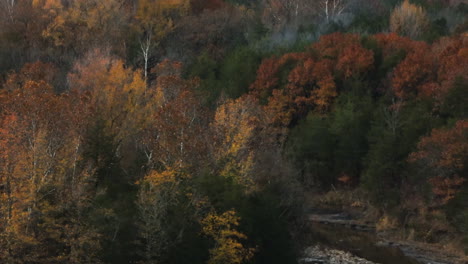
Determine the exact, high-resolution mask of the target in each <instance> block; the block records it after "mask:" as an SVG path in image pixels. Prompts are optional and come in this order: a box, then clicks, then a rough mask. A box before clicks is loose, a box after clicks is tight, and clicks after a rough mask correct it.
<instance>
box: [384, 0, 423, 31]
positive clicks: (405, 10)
mask: <svg viewBox="0 0 468 264" xmlns="http://www.w3.org/2000/svg"><path fill="white" fill-rule="evenodd" d="M428 25H429V19H428V18H427V14H426V11H424V9H423V8H422V7H420V6H417V5H414V4H411V3H410V2H409V1H408V0H405V1H404V2H403V3H402V4H401V5H400V6H398V7H396V8H395V9H394V10H393V12H392V14H391V16H390V30H391V31H392V32H395V33H397V34H399V35H402V36H407V37H410V38H418V37H419V36H420V35H421V34H422V33H423V32H424V30H426V28H427V27H428Z"/></svg>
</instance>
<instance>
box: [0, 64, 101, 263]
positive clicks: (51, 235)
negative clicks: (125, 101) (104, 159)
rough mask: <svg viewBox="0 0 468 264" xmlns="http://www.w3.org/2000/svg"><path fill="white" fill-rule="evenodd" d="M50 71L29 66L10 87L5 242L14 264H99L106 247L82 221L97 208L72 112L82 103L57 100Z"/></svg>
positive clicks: (14, 77) (5, 159)
mask: <svg viewBox="0 0 468 264" xmlns="http://www.w3.org/2000/svg"><path fill="white" fill-rule="evenodd" d="M44 65H45V64H41V63H36V64H30V65H27V67H25V68H24V69H23V70H22V71H21V72H20V73H16V74H12V75H11V76H10V78H9V79H8V81H7V85H6V87H7V89H9V90H8V92H7V95H6V97H7V98H6V104H5V105H4V107H5V109H4V110H6V111H7V113H9V114H8V115H6V116H5V119H4V122H6V123H5V129H4V130H2V133H3V134H4V135H3V137H2V138H4V141H2V148H4V150H5V151H7V152H4V153H5V155H4V156H3V160H2V162H4V165H5V167H4V168H5V170H3V169H2V178H3V177H6V178H5V180H6V182H7V183H8V184H7V186H6V188H5V189H4V190H2V192H3V191H5V192H4V193H2V197H6V200H7V203H6V204H7V212H8V213H7V214H6V215H7V216H8V217H7V219H8V221H7V224H6V226H5V227H6V230H5V235H6V237H2V238H4V239H2V241H1V243H2V244H3V246H5V249H6V250H7V254H6V255H5V257H6V258H7V259H9V260H10V261H20V262H22V261H32V262H36V263H48V262H49V263H50V262H51V261H52V262H53V261H67V262H70V263H92V262H95V261H97V260H96V255H95V254H89V253H85V252H86V250H87V247H99V243H95V242H93V241H94V240H95V239H96V238H97V234H96V233H95V230H94V229H93V228H90V227H89V226H87V221H86V218H85V217H83V216H82V212H83V211H84V210H86V209H87V208H89V206H90V204H89V203H88V201H89V197H90V194H91V192H90V191H91V190H90V189H89V185H88V184H89V183H90V182H92V168H91V167H88V166H86V165H84V164H83V163H82V162H81V152H82V147H81V145H82V144H81V143H82V142H81V138H80V136H81V134H80V133H81V131H82V127H81V125H82V124H83V123H82V122H80V121H79V120H80V119H79V118H78V117H75V116H74V113H73V112H71V111H70V109H71V108H70V106H71V104H70V103H71V102H77V101H80V99H78V100H70V101H68V99H69V97H68V96H67V95H56V94H55V93H54V92H53V89H52V87H51V86H50V85H49V84H48V83H47V82H46V81H45V80H47V76H48V73H47V69H48V68H47V67H44V68H41V66H44ZM41 69H42V70H45V72H44V73H41ZM75 106H78V107H79V105H75ZM13 135H15V136H13ZM7 148H8V149H7ZM3 194H5V196H3ZM2 215H3V214H2ZM58 216H60V217H58ZM5 243H6V244H5ZM24 250H27V251H28V252H29V253H28V254H25V253H24Z"/></svg>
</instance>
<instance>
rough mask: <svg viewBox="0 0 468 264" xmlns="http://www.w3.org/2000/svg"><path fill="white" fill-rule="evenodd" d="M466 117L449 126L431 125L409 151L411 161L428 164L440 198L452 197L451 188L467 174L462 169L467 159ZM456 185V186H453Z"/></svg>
mask: <svg viewBox="0 0 468 264" xmlns="http://www.w3.org/2000/svg"><path fill="white" fill-rule="evenodd" d="M467 157H468V121H467V120H460V121H458V122H457V123H456V124H455V126H454V127H453V128H451V129H434V130H432V133H431V135H430V136H428V137H424V138H422V139H421V141H420V142H419V144H418V151H417V152H414V153H412V154H411V155H410V157H409V160H410V161H411V162H418V163H420V164H422V165H423V166H425V167H428V168H429V169H430V170H431V171H432V172H433V173H434V174H435V176H434V177H432V178H431V179H430V183H431V184H432V185H433V189H434V194H436V195H439V196H442V197H441V199H442V200H443V201H445V202H446V201H448V200H450V199H451V198H453V195H454V191H453V189H454V188H455V187H457V186H460V185H461V184H462V183H463V182H464V181H465V180H466V178H465V177H466V175H462V176H461V177H463V178H460V175H458V173H459V172H461V171H463V169H464V168H465V165H466V164H467V162H468V160H467ZM455 189H456V188H455Z"/></svg>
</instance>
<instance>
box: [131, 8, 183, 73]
mask: <svg viewBox="0 0 468 264" xmlns="http://www.w3.org/2000/svg"><path fill="white" fill-rule="evenodd" d="M189 8H190V1H188V0H163V1H154V0H140V1H138V9H137V13H136V20H137V24H136V26H137V27H138V30H139V32H140V40H139V41H140V50H141V54H142V55H143V60H144V68H143V74H144V77H145V80H146V78H147V76H148V70H149V69H148V62H149V59H150V57H151V52H152V49H153V48H154V47H157V46H158V45H159V43H160V42H161V41H162V39H163V38H164V37H165V36H166V35H167V34H168V33H169V32H171V31H172V30H174V28H175V26H176V24H175V21H174V20H175V19H178V17H179V16H181V15H183V14H185V13H186V12H187V11H188V9H189Z"/></svg>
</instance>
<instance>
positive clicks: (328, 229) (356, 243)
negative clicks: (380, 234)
mask: <svg viewBox="0 0 468 264" xmlns="http://www.w3.org/2000/svg"><path fill="white" fill-rule="evenodd" d="M310 240H311V243H312V244H318V245H324V246H326V247H329V248H335V249H339V250H343V251H346V252H350V253H352V254H353V255H356V256H358V257H361V258H364V259H367V260H370V261H372V262H376V263H381V264H396V263H398V264H421V263H422V262H419V261H417V260H415V259H413V258H410V257H407V256H405V255H404V254H403V252H402V251H401V250H400V249H399V248H397V247H390V246H378V245H377V242H378V238H377V236H376V235H375V234H373V233H369V232H361V231H356V230H352V229H349V228H346V227H342V226H335V225H326V224H320V223H311V233H310Z"/></svg>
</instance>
